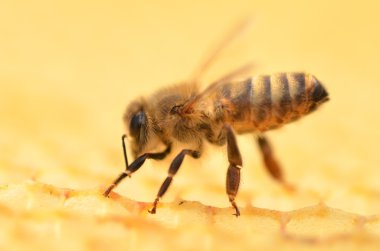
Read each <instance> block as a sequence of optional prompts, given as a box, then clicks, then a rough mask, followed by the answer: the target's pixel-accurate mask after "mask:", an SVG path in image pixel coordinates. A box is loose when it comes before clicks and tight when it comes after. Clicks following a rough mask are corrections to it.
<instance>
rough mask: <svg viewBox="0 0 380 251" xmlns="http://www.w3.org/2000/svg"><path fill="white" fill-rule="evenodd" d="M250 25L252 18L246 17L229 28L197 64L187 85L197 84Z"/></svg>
mask: <svg viewBox="0 0 380 251" xmlns="http://www.w3.org/2000/svg"><path fill="white" fill-rule="evenodd" d="M252 23H253V18H252V16H248V17H245V18H243V19H242V20H240V22H238V23H237V24H235V25H234V26H233V27H232V28H230V29H229V31H228V32H227V33H226V35H225V36H224V37H222V39H221V40H220V41H219V42H218V43H217V44H216V45H215V46H213V47H212V49H211V50H210V51H209V52H208V53H206V57H205V58H204V59H203V60H202V61H201V62H200V63H199V64H198V67H197V68H196V69H195V70H194V71H193V73H192V75H191V76H190V78H189V83H199V82H200V79H201V78H202V76H203V75H204V74H205V73H206V71H207V70H208V69H209V68H210V66H211V65H212V64H213V63H214V62H215V61H216V59H217V58H218V57H219V56H220V55H221V54H222V52H223V51H224V50H225V49H226V48H227V47H228V45H230V44H231V43H232V42H233V41H234V40H236V39H237V38H239V37H241V36H242V35H243V34H244V32H245V31H247V30H248V28H250V27H251V24H252Z"/></svg>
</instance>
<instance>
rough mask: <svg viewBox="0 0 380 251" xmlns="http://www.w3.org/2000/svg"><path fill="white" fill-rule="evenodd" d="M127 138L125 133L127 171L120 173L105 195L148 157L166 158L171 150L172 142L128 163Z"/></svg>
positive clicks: (123, 138) (129, 175)
mask: <svg viewBox="0 0 380 251" xmlns="http://www.w3.org/2000/svg"><path fill="white" fill-rule="evenodd" d="M125 138H126V136H125V135H123V137H122V143H123V154H124V160H125V171H124V172H122V173H121V174H119V176H118V177H117V178H116V179H115V180H114V181H113V182H112V184H111V185H110V186H109V187H108V188H107V190H106V191H105V192H104V193H103V195H104V196H106V197H108V195H109V194H110V193H111V191H112V190H113V189H114V188H115V187H116V186H117V185H118V184H119V183H120V182H121V181H122V180H123V179H124V178H125V177H131V175H132V173H134V172H136V171H137V170H138V169H139V168H140V167H141V166H142V165H143V164H144V162H145V160H146V159H155V160H161V159H164V158H165V157H166V156H167V155H168V154H169V153H170V151H171V144H168V146H167V147H166V149H165V151H163V152H158V153H144V154H143V155H141V156H140V157H138V158H137V159H135V161H133V162H132V164H130V165H129V164H128V158H127V151H126V147H125Z"/></svg>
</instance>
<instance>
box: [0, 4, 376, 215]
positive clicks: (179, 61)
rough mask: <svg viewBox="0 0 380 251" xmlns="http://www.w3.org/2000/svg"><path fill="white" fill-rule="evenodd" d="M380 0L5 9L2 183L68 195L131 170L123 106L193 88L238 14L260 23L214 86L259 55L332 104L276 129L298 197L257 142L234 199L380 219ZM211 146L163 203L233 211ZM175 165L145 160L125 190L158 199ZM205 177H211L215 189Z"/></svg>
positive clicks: (217, 69) (229, 54)
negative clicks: (179, 87)
mask: <svg viewBox="0 0 380 251" xmlns="http://www.w3.org/2000/svg"><path fill="white" fill-rule="evenodd" d="M379 11H380V4H379V3H378V2H377V1H371V0H367V1H327V0H326V1H301V0H298V1H252V0H250V1H227V0H226V1H162V0H161V1H40V0H37V1H8V0H3V1H1V2H0V34H1V39H0V117H1V123H0V152H1V155H0V184H1V185H8V184H19V183H22V182H24V181H26V180H30V179H33V180H35V181H37V182H41V183H46V184H51V185H54V186H57V187H66V188H72V189H79V190H81V189H94V188H99V187H102V186H104V185H106V184H108V183H109V182H110V181H111V180H112V179H113V178H114V177H115V175H116V174H118V172H120V171H121V170H122V169H123V159H122V155H121V147H120V143H121V142H120V135H121V134H122V133H124V131H123V130H124V128H123V125H122V123H121V117H122V113H123V111H124V109H125V106H126V105H127V104H128V102H130V101H131V100H132V99H133V98H135V97H138V96H140V95H147V94H149V93H151V92H153V91H154V90H156V89H158V88H160V87H161V86H166V85H168V84H171V83H175V82H178V81H181V80H186V78H187V77H188V76H189V74H190V73H191V72H192V70H193V69H194V68H195V67H196V66H197V63H198V62H199V61H200V59H201V58H202V57H203V56H204V55H205V53H206V52H207V50H208V49H209V48H210V46H212V45H213V43H214V42H215V41H216V40H217V39H218V38H220V37H221V35H223V34H224V33H225V32H226V31H227V29H228V28H229V27H231V25H233V24H234V23H236V22H237V21H238V20H240V19H241V18H242V17H244V16H247V15H251V16H253V17H254V25H253V27H252V29H251V31H249V32H248V34H246V35H245V36H244V37H243V38H241V39H240V40H239V41H236V43H234V44H233V45H231V46H230V47H229V48H228V50H227V51H226V52H225V53H224V54H223V56H222V57H221V58H220V59H219V60H218V62H217V63H216V64H215V65H214V66H213V68H212V69H211V71H210V73H209V74H208V75H207V76H206V78H205V82H207V80H210V79H212V78H213V77H216V76H219V75H222V74H223V73H225V72H227V71H228V70H230V69H233V68H235V67H237V66H239V65H241V64H242V63H245V62H247V61H250V60H254V62H255V63H256V64H257V67H256V68H255V73H256V74H264V73H265V74H267V73H273V72H279V71H307V72H311V73H312V74H314V75H316V76H317V77H318V78H319V79H320V80H321V81H323V82H324V85H325V86H326V87H327V89H328V91H329V93H330V96H331V101H330V102H329V103H327V104H326V105H325V106H323V107H322V108H321V109H320V110H319V111H318V112H316V113H315V114H312V115H311V116H308V117H306V118H305V119H302V120H301V121H299V122H297V123H294V124H292V125H289V126H286V127H285V128H283V129H281V130H279V131H273V132H270V133H269V137H270V138H271V139H272V141H273V145H274V147H275V151H276V153H277V155H278V157H279V159H280V160H281V162H282V163H283V165H284V168H285V171H286V175H287V177H288V179H289V181H290V182H292V183H294V184H296V185H297V187H298V188H299V192H297V193H295V194H289V193H288V192H286V191H284V189H283V188H282V187H281V186H279V185H278V184H276V183H275V182H273V181H272V180H271V179H270V177H269V176H268V175H267V174H266V173H265V170H264V169H263V165H262V162H261V159H260V156H259V153H258V151H257V149H256V146H255V145H254V142H253V139H252V137H251V136H245V137H239V143H240V145H241V148H242V154H243V156H244V162H245V166H244V169H243V171H242V172H243V173H242V175H243V183H242V186H241V190H240V193H239V196H238V202H239V203H240V205H241V206H242V207H244V206H245V205H252V206H258V207H262V208H268V209H276V210H295V209H299V208H302V207H305V206H311V205H315V204H317V203H319V202H321V201H323V202H324V203H326V204H327V205H328V206H330V207H333V208H338V209H342V210H345V211H348V212H352V213H356V214H360V215H373V214H378V213H379V212H380V203H379V202H378V201H379V194H380V183H379V181H378V180H379V179H380V170H379V168H378V165H379V163H380V155H379V154H378V153H377V145H378V142H379V139H380V137H379V132H378V128H379V127H380V119H379V115H380V99H379V91H380V88H379V83H380V74H379V71H378V67H379V65H380V47H379V45H380V31H379V27H380V16H379V15H378V13H379ZM214 150H215V149H209V150H208V151H207V153H206V156H205V158H204V160H202V161H191V160H190V161H187V164H186V165H185V166H184V167H183V168H182V169H181V171H180V172H179V175H177V176H178V177H176V181H175V183H174V185H173V186H172V187H171V189H170V190H169V192H168V193H167V195H166V196H165V198H164V201H172V200H173V199H174V198H176V197H181V198H183V199H187V200H197V201H201V202H202V203H204V204H206V205H213V206H221V207H228V206H229V203H228V200H227V196H226V195H225V194H224V183H225V173H226V169H227V162H226V159H225V155H224V154H222V153H221V151H220V150H219V151H217V152H216V151H214ZM168 163H169V162H168V161H167V162H164V163H157V162H149V163H147V165H146V166H144V168H142V169H141V171H139V172H138V173H137V174H136V175H135V176H134V177H133V179H130V180H128V181H126V182H125V183H123V184H122V185H120V186H119V187H118V189H116V191H117V192H118V193H120V194H122V195H123V196H126V197H128V198H131V199H134V200H139V201H152V199H153V198H154V196H155V194H156V192H157V189H158V187H159V185H160V184H161V182H162V180H163V179H164V177H165V173H166V168H167V166H168ZM208 177H213V179H212V180H210V179H208Z"/></svg>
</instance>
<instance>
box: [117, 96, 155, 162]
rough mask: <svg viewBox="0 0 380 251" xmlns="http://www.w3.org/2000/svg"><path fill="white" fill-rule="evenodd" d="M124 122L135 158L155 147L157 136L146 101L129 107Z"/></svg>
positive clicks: (140, 101) (136, 102) (137, 102)
mask: <svg viewBox="0 0 380 251" xmlns="http://www.w3.org/2000/svg"><path fill="white" fill-rule="evenodd" d="M123 120H124V125H125V127H126V130H127V134H128V136H129V138H130V139H131V140H130V142H131V149H132V152H133V155H134V157H135V158H136V157H137V156H138V155H140V154H141V153H143V152H145V151H147V150H149V149H151V148H153V147H154V146H155V144H154V142H157V136H156V133H155V130H154V128H153V123H152V117H151V116H150V114H149V111H148V109H147V105H146V103H145V101H144V100H138V101H135V102H132V103H131V104H130V105H129V106H128V107H127V110H126V112H125V114H124V117H123Z"/></svg>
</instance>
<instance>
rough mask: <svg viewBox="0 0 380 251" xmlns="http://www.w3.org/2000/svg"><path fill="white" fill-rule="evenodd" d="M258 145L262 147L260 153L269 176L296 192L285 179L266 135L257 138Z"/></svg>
mask: <svg viewBox="0 0 380 251" xmlns="http://www.w3.org/2000/svg"><path fill="white" fill-rule="evenodd" d="M257 143H258V145H259V147H260V151H261V154H262V157H263V161H264V164H265V167H266V169H267V171H268V172H269V174H270V175H271V176H272V177H273V178H274V179H275V180H277V181H278V182H280V183H281V184H283V185H284V186H285V188H287V189H289V190H294V189H295V187H294V186H293V185H291V184H289V183H288V182H287V181H286V180H285V178H284V172H283V170H282V168H281V165H280V164H279V163H278V161H277V159H276V157H275V156H274V153H273V150H272V147H271V145H270V143H269V141H268V139H267V137H265V136H264V135H262V134H261V135H258V136H257Z"/></svg>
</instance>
